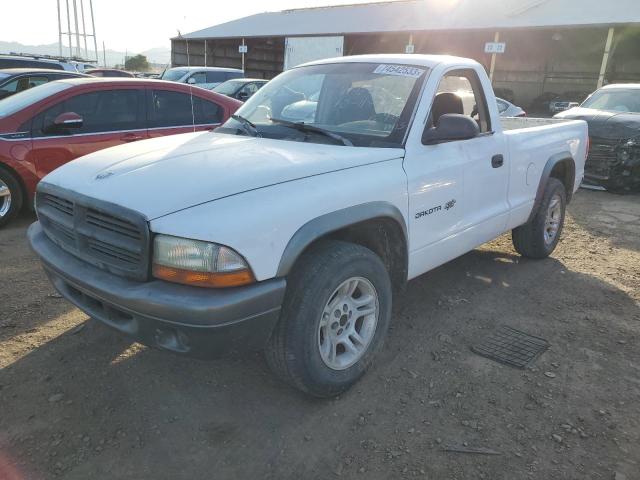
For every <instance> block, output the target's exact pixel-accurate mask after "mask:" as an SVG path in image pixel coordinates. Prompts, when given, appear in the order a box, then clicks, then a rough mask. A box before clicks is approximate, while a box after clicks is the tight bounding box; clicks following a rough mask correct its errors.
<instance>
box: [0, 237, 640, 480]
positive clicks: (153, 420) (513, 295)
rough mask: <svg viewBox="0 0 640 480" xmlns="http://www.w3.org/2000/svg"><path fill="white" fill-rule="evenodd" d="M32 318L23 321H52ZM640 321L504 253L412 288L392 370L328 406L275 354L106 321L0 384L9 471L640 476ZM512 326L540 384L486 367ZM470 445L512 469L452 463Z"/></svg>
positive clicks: (621, 298)
mask: <svg viewBox="0 0 640 480" xmlns="http://www.w3.org/2000/svg"><path fill="white" fill-rule="evenodd" d="M503 243H504V242H503ZM498 244H500V242H498ZM25 298H26V297H25ZM57 308H58V307H56V308H54V309H53V310H54V313H52V314H51V315H49V317H51V316H53V315H55V314H57V313H58V310H57ZM59 308H60V309H62V310H65V307H59ZM30 315H33V313H31V311H28V313H25V314H24V315H22V314H21V318H20V320H21V322H22V321H24V322H27V323H28V322H34V323H37V322H38V321H40V320H39V319H31V318H29V317H30ZM22 317H24V318H22ZM638 322H640V308H639V307H638V304H637V302H636V301H635V300H634V299H633V298H631V297H629V295H628V294H627V293H625V292H624V291H622V290H620V289H618V288H616V287H614V286H612V285H611V284H610V283H608V282H604V281H602V280H601V279H599V278H598V277H597V276H595V275H589V274H583V273H578V272H574V271H572V270H571V269H570V268H569V267H567V266H566V265H565V264H564V263H563V262H562V261H559V260H556V259H547V260H545V261H538V262H533V261H525V260H522V259H521V258H520V257H518V256H515V255H514V254H513V253H512V251H510V250H508V249H505V248H502V247H500V248H499V249H496V245H494V244H491V245H489V246H488V247H485V248H483V249H481V250H477V251H474V252H472V253H469V254H467V255H465V256H464V257H461V258H459V259H457V260H455V261H453V262H451V263H449V264H448V265H446V266H443V267H441V268H439V269H437V270H435V271H433V272H431V273H429V274H427V275H424V276H422V277H420V278H419V279H417V280H416V281H414V282H411V283H410V285H409V288H408V290H407V292H406V294H405V295H404V296H403V297H402V298H400V299H398V301H397V302H396V306H395V309H394V320H393V329H392V331H391V333H390V337H389V339H388V342H387V343H386V346H385V349H384V352H383V354H382V355H381V357H380V359H379V361H378V362H377V363H376V364H375V365H374V367H373V368H372V369H371V371H370V372H369V373H368V375H367V376H366V377H365V378H364V379H363V380H362V381H361V382H360V383H359V384H358V385H357V386H356V387H355V388H354V389H353V390H351V391H350V392H348V393H347V394H345V395H344V396H343V397H341V398H338V399H335V400H329V401H318V400H311V399H308V398H305V397H303V396H301V395H300V394H298V393H297V392H295V391H293V390H290V389H289V388H287V387H285V386H283V385H282V384H280V383H279V382H278V381H276V380H275V379H274V378H273V377H272V376H271V375H270V373H269V371H268V370H267V368H266V366H265V364H264V363H263V361H262V357H261V355H259V354H255V355H252V356H249V357H245V358H241V359H238V358H235V359H225V360H220V361H214V362H201V361H195V360H190V359H184V358H180V357H176V356H173V355H171V354H168V353H164V352H158V351H152V350H148V349H144V348H140V347H138V346H135V345H131V343H130V342H128V341H127V340H126V339H124V338H122V337H121V336H119V335H118V334H117V333H115V332H112V331H111V330H109V329H107V328H106V327H104V326H102V325H101V324H98V323H97V322H94V321H90V322H89V323H88V324H87V325H86V327H85V328H84V329H82V330H81V331H79V332H78V333H76V334H75V335H70V334H68V333H69V332H68V331H61V332H60V334H59V336H57V337H55V338H53V339H51V340H50V341H48V342H46V343H44V344H42V345H40V346H39V347H38V348H36V349H34V350H33V351H31V353H29V354H27V355H25V356H22V357H21V358H19V359H17V360H16V361H14V362H12V363H10V364H9V365H8V366H7V367H6V368H4V369H2V370H1V371H0V387H1V389H0V412H1V413H0V446H1V447H0V448H1V450H0V468H2V465H3V463H2V460H1V459H2V458H4V459H5V468H8V467H7V465H8V464H11V465H14V466H13V467H12V468H15V470H16V472H15V474H16V475H17V476H15V478H18V479H23V478H29V479H31V478H35V479H38V478H65V479H83V480H84V479H87V478H92V479H101V478H118V479H141V478H153V479H165V478H167V479H168V478H220V479H223V478H273V479H289V478H290V479H298V478H310V479H326V478H332V477H334V476H341V477H343V478H368V479H388V478H401V477H404V476H406V477H418V478H461V479H463V478H464V479H466V478H491V479H495V480H498V479H505V480H506V479H509V480H513V479H525V478H527V479H529V478H541V479H543V478H545V479H547V478H554V479H563V478H576V477H582V476H590V478H611V474H612V472H614V471H620V472H623V473H627V472H632V471H633V472H637V471H638V465H637V463H636V462H637V459H639V458H640V447H638V441H637V440H638V438H639V436H640V425H639V424H638V422H639V419H640V406H639V405H638V402H637V398H638V396H639V395H640V353H639V350H638V348H637V345H638V338H639V329H638ZM500 324H507V325H510V326H512V327H514V328H519V329H522V330H525V331H527V332H528V333H531V334H533V335H537V336H540V337H543V338H546V339H547V340H548V341H549V342H550V343H551V344H552V348H551V349H550V351H548V352H547V353H546V354H544V355H543V357H542V358H540V359H539V360H538V363H537V364H536V366H535V368H534V369H532V370H526V371H520V370H515V369H510V368H508V367H504V366H502V365H499V364H496V363H493V362H491V361H489V360H486V359H484V358H480V357H477V356H475V355H474V354H473V353H471V352H470V350H469V346H470V345H471V344H472V343H473V342H475V341H477V340H478V339H479V338H480V337H481V336H483V335H485V334H487V333H489V332H490V331H491V329H492V328H494V327H495V326H497V325H500ZM545 372H546V373H547V374H548V373H551V375H547V374H545ZM563 425H564V426H563ZM574 431H575V433H574ZM554 435H557V437H558V438H559V440H558V439H556V437H554ZM463 443H467V444H468V445H470V446H482V447H486V448H491V449H493V450H496V451H498V452H500V455H496V456H485V455H464V454H455V453H448V452H444V451H443V446H445V445H448V444H458V445H462V444H463ZM7 459H9V460H7ZM0 473H2V472H1V471H0ZM627 475H630V473H627ZM1 476H2V475H0V477H1ZM10 478H12V477H10ZM629 478H632V477H629Z"/></svg>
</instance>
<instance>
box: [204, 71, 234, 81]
mask: <svg viewBox="0 0 640 480" xmlns="http://www.w3.org/2000/svg"><path fill="white" fill-rule="evenodd" d="M203 75H204V73H203ZM228 78H230V77H229V76H228V75H227V73H226V72H216V71H215V70H210V71H208V72H207V80H206V82H205V81H203V82H202V83H222V82H224V81H226V80H227V79H228Z"/></svg>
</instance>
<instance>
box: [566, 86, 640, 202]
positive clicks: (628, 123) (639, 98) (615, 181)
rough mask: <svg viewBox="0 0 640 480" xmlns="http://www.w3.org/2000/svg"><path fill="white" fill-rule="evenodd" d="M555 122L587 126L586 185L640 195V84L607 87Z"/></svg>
mask: <svg viewBox="0 0 640 480" xmlns="http://www.w3.org/2000/svg"><path fill="white" fill-rule="evenodd" d="M554 118H566V119H572V120H585V121H586V122H587V123H588V124H589V138H590V140H591V148H590V150H589V157H588V158H587V163H586V164H585V182H586V183H589V184H593V185H598V186H602V187H604V188H606V189H607V190H610V191H615V192H630V191H640V84H617V85H607V86H606V87H603V88H601V89H599V90H597V91H596V92H595V93H593V94H592V95H591V96H590V97H589V98H587V99H586V100H585V101H584V102H583V103H582V105H580V106H579V107H575V108H572V109H570V110H567V111H565V112H561V113H559V114H557V115H556V116H555V117H554Z"/></svg>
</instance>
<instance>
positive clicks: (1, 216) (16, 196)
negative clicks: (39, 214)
mask: <svg viewBox="0 0 640 480" xmlns="http://www.w3.org/2000/svg"><path fill="white" fill-rule="evenodd" d="M3 184H4V185H3ZM5 185H6V186H7V187H8V188H9V195H10V196H9V197H0V228H2V227H4V226H5V225H6V224H7V223H9V221H11V219H12V218H13V217H15V216H16V214H17V213H18V212H19V211H20V209H21V208H22V202H23V201H24V195H23V194H22V187H21V186H20V182H19V181H18V179H17V178H16V177H15V176H14V175H13V174H12V173H10V172H8V171H7V170H5V169H4V168H2V167H0V188H2V187H4V186H5ZM5 202H11V205H10V206H9V209H8V210H7V211H4V208H3V207H4V206H5V204H6V203H5Z"/></svg>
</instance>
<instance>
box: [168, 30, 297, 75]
mask: <svg viewBox="0 0 640 480" xmlns="http://www.w3.org/2000/svg"><path fill="white" fill-rule="evenodd" d="M241 44H242V39H208V40H189V41H188V42H187V40H186V39H173V40H172V41H171V64H172V66H174V67H180V66H209V67H228V68H242V54H241V53H240V52H239V51H238V47H239V46H240V45H241ZM245 45H247V53H246V54H245V58H244V62H245V63H244V67H245V74H246V76H247V77H252V78H268V79H270V78H273V77H275V76H276V75H277V74H279V73H280V72H282V69H283V63H284V39H283V38H278V37H276V38H259V39H253V38H252V39H247V40H245ZM187 47H188V48H187ZM187 52H188V55H187ZM205 53H206V54H205Z"/></svg>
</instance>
